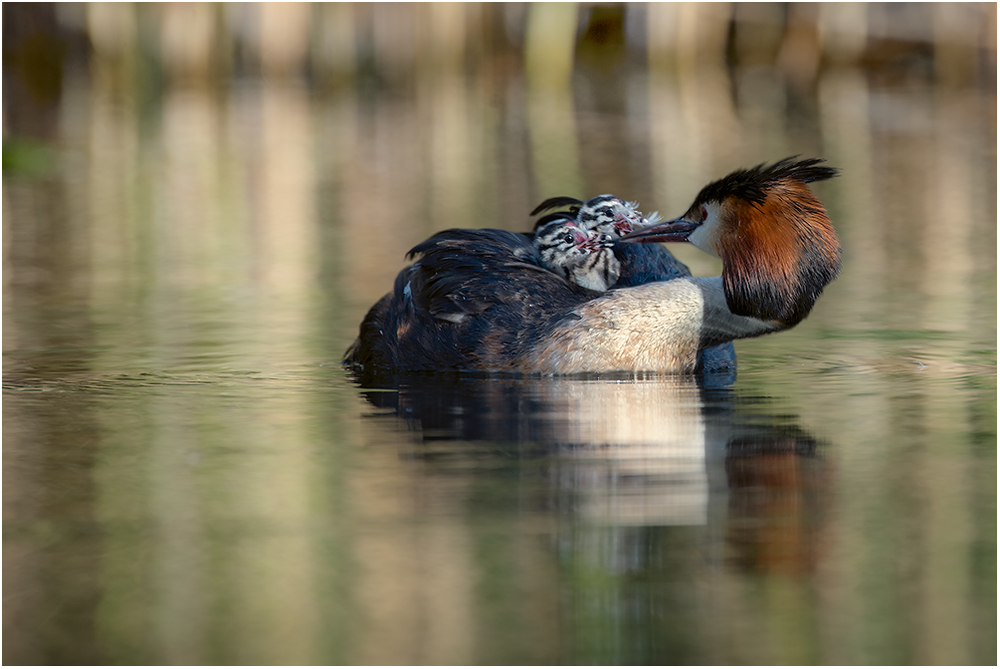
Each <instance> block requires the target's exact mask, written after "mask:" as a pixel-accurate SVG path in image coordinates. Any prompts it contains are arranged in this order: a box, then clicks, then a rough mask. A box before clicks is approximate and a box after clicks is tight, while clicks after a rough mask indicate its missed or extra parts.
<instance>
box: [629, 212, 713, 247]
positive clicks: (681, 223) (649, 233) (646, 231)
mask: <svg viewBox="0 0 1000 669" xmlns="http://www.w3.org/2000/svg"><path fill="white" fill-rule="evenodd" d="M697 227H698V225H697V224H696V223H692V222H691V221H687V220H685V219H683V218H675V219H674V220H672V221H666V222H664V223H657V224H656V225H650V226H647V227H645V228H640V229H639V230H636V231H635V232H630V233H629V234H627V235H624V236H622V238H621V241H623V242H641V243H644V242H686V241H687V238H688V235H690V234H691V233H692V232H693V231H694V230H695V229H696V228H697Z"/></svg>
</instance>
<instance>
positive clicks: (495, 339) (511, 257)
mask: <svg viewBox="0 0 1000 669" xmlns="http://www.w3.org/2000/svg"><path fill="white" fill-rule="evenodd" d="M410 256H411V257H414V256H417V257H418V259H417V261H416V262H415V263H414V264H413V265H411V266H410V267H407V268H406V269H404V270H403V271H402V272H400V274H399V276H398V277H397V279H396V284H395V287H394V290H393V292H392V293H391V294H389V295H387V296H386V297H385V298H383V299H382V300H381V301H380V302H379V303H378V304H376V305H375V306H374V307H373V308H372V309H371V311H370V312H369V314H368V316H366V318H365V320H364V322H363V323H362V326H361V332H360V336H359V338H358V341H356V342H355V344H354V346H352V347H351V349H350V350H349V351H348V353H347V360H346V362H348V363H351V364H360V365H365V366H369V365H375V366H379V367H387V368H392V369H398V370H410V371H416V370H448V369H451V370H458V369H468V368H478V369H503V368H504V367H505V366H507V365H509V364H510V361H512V360H514V359H515V358H517V357H518V356H519V355H521V354H522V353H524V352H525V351H526V350H528V349H529V348H530V347H531V346H533V345H534V344H536V343H537V342H538V340H539V339H540V338H541V337H543V336H544V335H545V334H547V333H548V332H550V331H551V329H552V327H553V326H554V324H555V323H557V322H559V321H560V320H561V319H563V318H567V317H570V312H571V311H572V310H573V309H574V308H575V307H577V306H579V305H580V304H582V303H583V302H586V301H587V300H590V299H594V298H595V297H597V296H598V295H599V293H595V292H593V291H590V290H587V289H586V288H581V287H579V286H576V285H574V284H571V283H569V282H567V281H566V280H564V279H562V278H561V277H559V276H557V275H555V274H553V273H551V272H549V271H548V270H545V269H543V268H542V267H539V266H537V265H536V264H535V256H534V247H533V245H532V243H531V241H530V240H529V239H528V237H527V236H525V235H520V234H516V233H512V232H507V231H505V230H446V231H444V232H440V233H438V234H436V235H434V236H433V237H431V238H430V239H428V240H427V241H425V242H423V243H421V244H419V245H417V246H415V247H414V248H413V249H412V251H411V252H410Z"/></svg>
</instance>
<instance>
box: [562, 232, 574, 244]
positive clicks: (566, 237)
mask: <svg viewBox="0 0 1000 669" xmlns="http://www.w3.org/2000/svg"><path fill="white" fill-rule="evenodd" d="M563 241H564V242H566V243H567V244H572V243H573V233H572V232H567V233H566V234H565V235H563Z"/></svg>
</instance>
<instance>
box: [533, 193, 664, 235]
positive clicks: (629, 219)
mask: <svg viewBox="0 0 1000 669" xmlns="http://www.w3.org/2000/svg"><path fill="white" fill-rule="evenodd" d="M563 206H568V207H569V212H568V215H570V216H573V217H575V218H576V222H577V223H578V224H579V225H580V227H582V228H584V229H586V230H590V231H592V232H596V233H599V234H603V235H608V236H610V237H612V238H614V239H617V238H618V237H621V236H622V235H626V234H628V233H630V232H632V231H633V230H635V229H636V228H640V227H642V226H644V225H649V224H650V223H654V222H656V221H657V220H659V214H656V213H653V214H651V215H650V216H649V217H648V218H646V217H643V215H642V212H640V211H639V210H638V203H636V202H625V201H624V200H622V199H621V198H619V197H616V196H614V195H598V196H597V197H593V198H591V199H589V200H587V201H586V202H583V201H581V200H577V199H576V198H572V197H553V198H549V199H548V200H545V201H544V202H542V203H541V204H540V205H538V206H537V207H535V210H534V211H532V212H531V215H532V216H534V215H535V214H538V213H540V212H542V211H545V210H547V209H554V208H556V207H563ZM543 220H544V219H543ZM539 224H541V221H539Z"/></svg>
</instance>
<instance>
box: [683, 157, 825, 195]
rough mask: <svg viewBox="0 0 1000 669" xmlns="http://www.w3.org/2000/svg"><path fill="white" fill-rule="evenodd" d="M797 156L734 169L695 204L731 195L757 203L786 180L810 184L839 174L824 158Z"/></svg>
mask: <svg viewBox="0 0 1000 669" xmlns="http://www.w3.org/2000/svg"><path fill="white" fill-rule="evenodd" d="M796 158H798V156H791V157H789V158H785V159H784V160H779V161H778V162H776V163H774V164H773V165H767V164H766V163H761V164H760V165H757V166H756V167H751V168H749V169H745V170H736V171H735V172H731V173H730V174H728V175H726V176H725V177H723V178H721V179H719V180H718V181H713V182H712V183H710V184H708V185H707V186H705V187H704V188H702V189H701V192H699V193H698V197H696V198H695V203H696V204H697V203H701V202H712V201H715V202H722V201H723V200H725V199H726V198H728V197H736V198H740V199H742V200H746V201H748V202H752V203H754V204H760V203H762V202H763V201H764V199H765V198H766V197H767V191H768V189H770V188H773V187H774V186H775V185H776V184H778V183H781V182H784V181H799V182H802V183H810V182H813V181H822V180H824V179H830V178H833V177H835V176H837V174H838V171H837V169H836V168H833V167H826V166H824V165H821V164H820V163H823V162H824V161H823V159H821V158H808V159H806V160H799V161H796V160H795V159H796Z"/></svg>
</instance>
